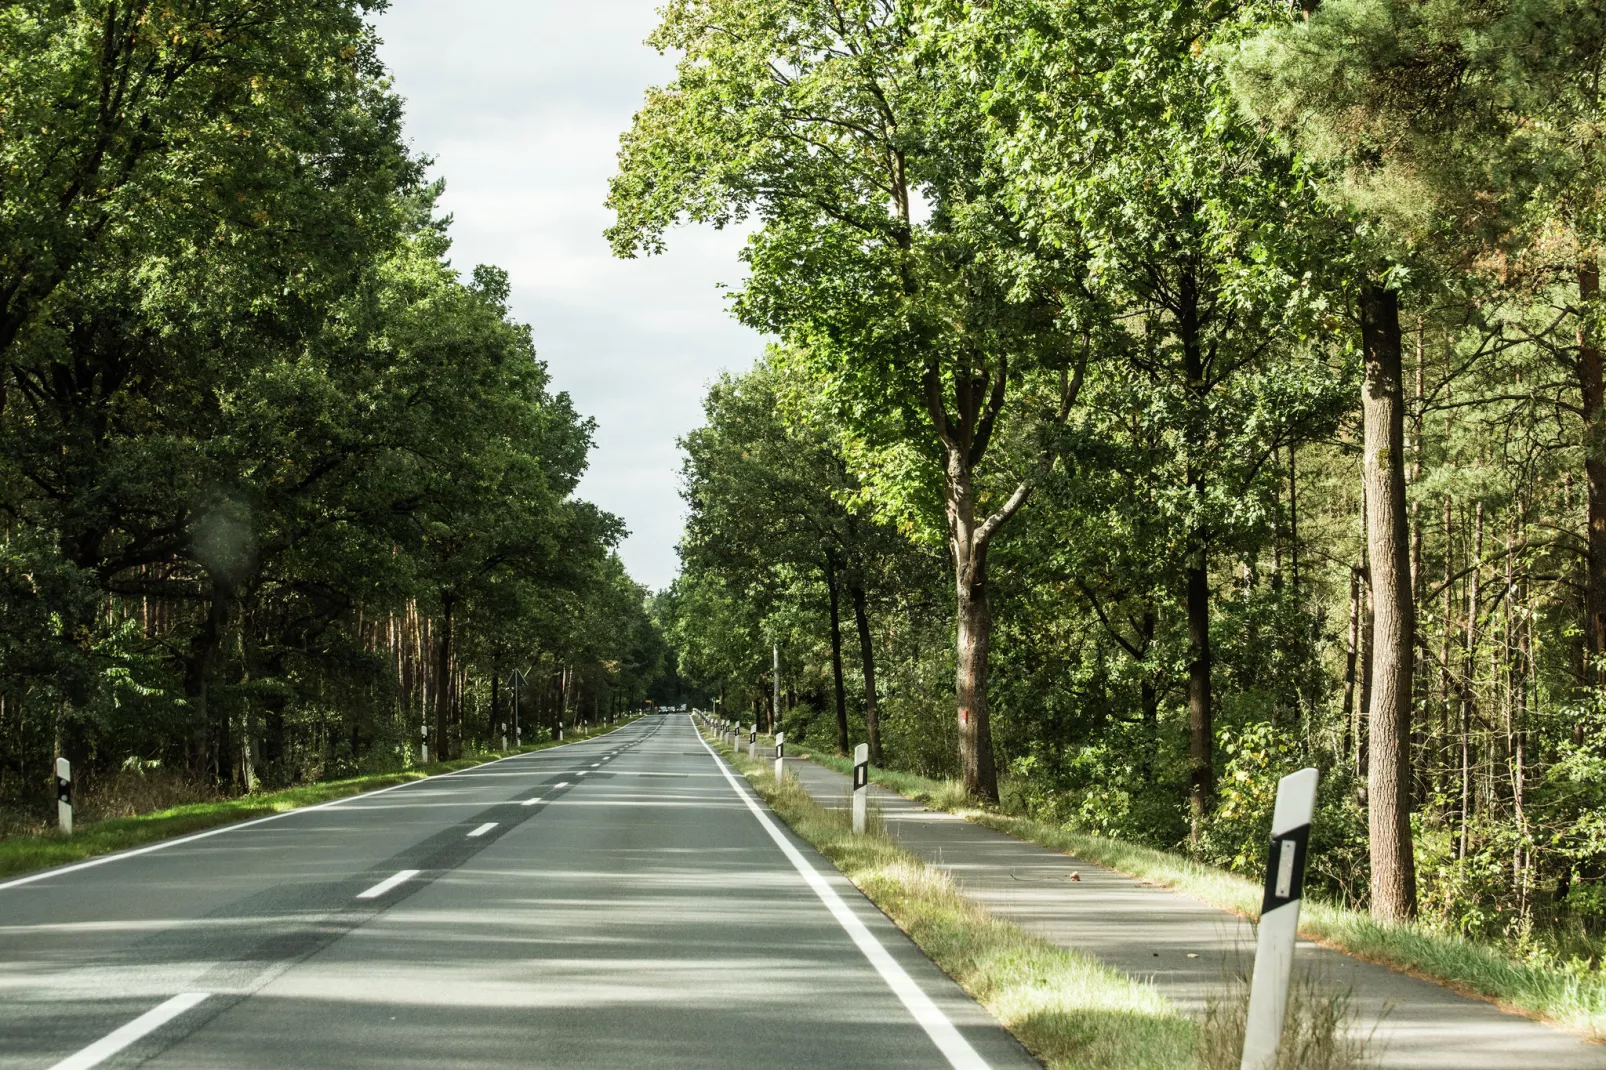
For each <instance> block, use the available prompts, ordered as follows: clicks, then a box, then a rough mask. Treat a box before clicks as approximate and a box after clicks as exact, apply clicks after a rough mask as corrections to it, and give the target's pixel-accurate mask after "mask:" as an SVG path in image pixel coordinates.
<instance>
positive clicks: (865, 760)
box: [853, 743, 870, 836]
mask: <svg viewBox="0 0 1606 1070" xmlns="http://www.w3.org/2000/svg"><path fill="white" fill-rule="evenodd" d="M869 809H870V744H868V743H860V744H859V745H858V746H857V747H854V748H853V831H854V833H855V834H857V835H859V836H863V835H864V824H865V818H866V817H867V816H868V811H869Z"/></svg>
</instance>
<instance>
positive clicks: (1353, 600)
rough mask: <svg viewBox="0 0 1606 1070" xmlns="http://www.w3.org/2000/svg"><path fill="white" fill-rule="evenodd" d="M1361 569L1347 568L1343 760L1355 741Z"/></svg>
mask: <svg viewBox="0 0 1606 1070" xmlns="http://www.w3.org/2000/svg"><path fill="white" fill-rule="evenodd" d="M1360 638H1361V570H1360V566H1358V565H1357V566H1355V567H1354V568H1351V569H1350V570H1349V638H1348V643H1347V645H1346V646H1345V651H1344V754H1343V757H1344V760H1345V761H1348V760H1349V758H1350V756H1351V754H1352V753H1353V750H1352V747H1353V745H1354V743H1355V727H1354V726H1355V669H1356V665H1357V663H1358V661H1359V656H1360Z"/></svg>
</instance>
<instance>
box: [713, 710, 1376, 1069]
mask: <svg viewBox="0 0 1606 1070" xmlns="http://www.w3.org/2000/svg"><path fill="white" fill-rule="evenodd" d="M710 743H712V744H713V745H715V746H717V747H718V748H719V750H720V753H721V754H722V755H724V757H725V758H726V760H727V761H730V762H732V763H733V764H734V765H735V766H736V768H737V769H739V770H740V771H741V772H742V773H743V774H744V775H745V776H746V777H747V780H748V783H750V784H751V785H752V786H753V788H754V790H755V791H757V792H758V793H759V795H760V796H761V797H762V798H763V799H764V801H765V802H766V803H768V804H769V806H770V807H771V809H773V810H774V811H775V812H776V813H777V814H778V815H779V816H780V817H781V818H782V819H783V820H784V821H785V822H786V823H787V824H788V825H790V826H791V827H792V829H793V830H794V831H795V832H797V833H798V835H800V836H802V837H803V838H804V839H805V840H807V841H809V842H810V843H811V844H813V845H814V846H815V847H816V848H818V849H819V851H820V853H821V854H823V855H825V857H826V858H828V859H830V861H831V862H832V864H834V865H835V866H836V867H837V868H838V869H839V870H841V871H842V873H843V874H844V875H845V876H846V877H847V878H848V879H849V880H850V881H852V882H853V884H854V885H855V886H856V887H858V888H859V890H860V891H862V892H864V894H865V895H866V896H867V897H869V899H870V900H871V902H873V903H875V904H876V906H878V907H880V908H881V910H882V911H883V912H885V913H886V915H887V916H888V917H889V918H891V919H892V920H893V922H894V923H895V924H897V926H898V927H899V928H900V929H902V930H903V931H904V932H906V933H908V934H909V936H910V938H911V939H912V940H914V942H915V943H916V944H917V945H919V947H920V948H921V950H922V951H924V952H925V953H926V954H927V955H929V956H930V957H931V959H932V961H934V962H936V963H937V965H938V966H940V967H941V968H942V969H943V971H944V972H946V973H947V974H948V975H949V976H950V977H952V978H954V980H955V981H957V982H958V983H959V984H960V986H961V987H963V988H964V989H965V991H967V992H969V993H970V994H971V995H972V996H973V997H975V998H976V1000H977V1001H978V1002H979V1003H981V1004H982V1006H984V1007H986V1008H987V1010H988V1011H989V1012H990V1013H991V1014H992V1015H993V1017H994V1018H996V1019H997V1020H998V1022H999V1023H1000V1024H1001V1025H1003V1026H1004V1028H1006V1029H1008V1030H1009V1031H1010V1032H1011V1033H1013V1034H1014V1035H1015V1036H1016V1038H1018V1039H1019V1040H1020V1041H1021V1043H1022V1044H1024V1045H1025V1046H1026V1047H1027V1049H1028V1050H1030V1051H1031V1052H1032V1054H1033V1055H1035V1056H1037V1057H1038V1058H1039V1059H1041V1060H1042V1061H1043V1063H1044V1065H1046V1066H1048V1067H1049V1068H1050V1070H1072V1068H1075V1070H1094V1068H1102V1067H1113V1068H1123V1070H1124V1068H1132V1070H1139V1068H1142V1070H1184V1068H1198V1070H1218V1068H1219V1070H1235V1068H1236V1067H1237V1066H1238V1061H1239V1056H1240V1055H1241V1053H1242V1048H1243V1025H1242V1014H1243V1011H1242V1009H1241V1008H1240V1004H1242V1005H1243V1006H1247V1000H1248V994H1247V991H1246V990H1245V991H1242V992H1240V991H1238V990H1237V989H1236V988H1231V989H1229V988H1225V987H1224V989H1223V992H1222V993H1221V995H1220V997H1219V999H1217V1000H1216V1001H1214V1002H1213V1003H1212V1005H1211V1008H1212V1009H1211V1013H1210V1014H1209V1015H1207V1016H1206V1017H1205V1018H1204V1019H1202V1020H1199V1021H1196V1020H1195V1019H1193V1018H1192V1017H1190V1016H1188V1015H1186V1014H1184V1013H1182V1012H1181V1011H1180V1010H1179V1009H1178V1008H1177V1007H1176V1006H1175V1005H1174V1004H1173V1003H1171V1001H1170V1000H1168V999H1166V998H1165V997H1164V996H1162V995H1160V993H1159V992H1157V991H1156V990H1155V989H1154V987H1153V986H1152V985H1150V984H1149V983H1147V982H1144V981H1140V980H1138V979H1135V978H1133V977H1130V976H1128V975H1127V974H1125V973H1122V972H1120V971H1118V970H1114V969H1111V968H1110V967H1108V966H1105V965H1103V964H1102V963H1100V962H1099V961H1098V960H1097V959H1095V958H1093V957H1092V956H1089V955H1086V954H1083V953H1080V952H1077V951H1071V950H1068V949H1065V948H1062V947H1058V946H1056V945H1054V944H1051V943H1049V942H1048V941H1046V940H1043V939H1041V938H1040V937H1037V936H1033V935H1032V934H1030V933H1028V932H1026V931H1025V930H1024V929H1021V928H1020V927H1019V926H1017V925H1014V924H1012V923H1010V922H1007V921H1002V920H1000V919H998V918H995V917H993V916H992V915H991V914H989V913H988V912H987V911H986V910H985V909H984V908H982V907H980V906H978V905H977V904H976V903H974V902H972V901H971V900H969V899H966V898H965V897H964V896H963V895H961V894H960V893H959V891H958V890H957V889H956V888H955V886H954V884H953V882H952V881H951V880H950V879H949V877H948V876H947V875H946V874H945V873H943V872H942V871H941V870H939V869H937V868H935V867H932V866H929V865H927V864H925V863H924V862H922V861H921V860H920V859H919V858H918V857H916V856H915V855H913V854H911V853H909V852H908V851H905V850H903V849H902V848H901V847H899V846H898V845H897V844H896V843H895V842H894V841H893V840H892V839H891V838H890V837H889V836H888V835H887V834H886V832H885V830H884V829H882V828H881V827H880V826H879V822H877V821H875V820H874V819H873V816H872V820H871V822H870V823H869V825H870V827H869V830H868V832H867V834H865V835H855V834H854V833H853V831H852V827H851V817H850V815H849V814H848V812H847V810H845V809H842V808H836V809H828V808H826V807H823V806H821V805H820V804H819V803H818V802H816V801H815V800H814V799H813V798H811V797H810V796H809V794H808V793H807V792H806V791H804V790H803V787H802V786H801V785H800V784H799V783H798V782H797V780H796V779H795V778H792V777H787V778H786V779H784V780H783V781H781V782H780V783H777V782H776V780H775V777H774V774H773V765H772V764H771V763H769V762H764V761H749V760H748V759H747V758H746V757H744V756H743V754H741V753H733V752H732V750H731V749H730V748H729V747H725V746H723V745H721V744H719V742H718V740H717V738H710ZM1343 1009H1344V1002H1343V1000H1342V999H1341V998H1337V997H1334V996H1332V995H1330V994H1327V993H1319V992H1316V991H1315V990H1307V991H1306V992H1304V993H1303V994H1302V996H1301V998H1300V1000H1298V1001H1296V1002H1295V1003H1293V1004H1292V1005H1291V1009H1290V1019H1289V1030H1290V1033H1289V1036H1290V1037H1291V1038H1295V1037H1297V1038H1299V1040H1298V1041H1297V1042H1296V1043H1293V1044H1290V1045H1285V1053H1294V1052H1295V1051H1296V1049H1297V1053H1298V1054H1299V1055H1300V1057H1301V1058H1303V1059H1304V1060H1305V1061H1302V1062H1293V1061H1290V1060H1289V1059H1288V1058H1286V1057H1285V1058H1284V1060H1283V1064H1280V1070H1281V1067H1282V1066H1283V1065H1286V1068H1287V1070H1295V1068H1296V1067H1298V1068H1304V1070H1356V1068H1359V1067H1361V1066H1363V1065H1364V1063H1363V1062H1362V1061H1361V1058H1362V1055H1363V1051H1362V1046H1360V1045H1358V1044H1356V1043H1355V1042H1353V1041H1352V1040H1349V1039H1347V1034H1346V1029H1347V1027H1348V1025H1349V1021H1348V1019H1347V1017H1346V1016H1345V1014H1344V1013H1343ZM1235 1013H1236V1015H1237V1017H1236V1019H1235V1018H1234V1014H1235ZM1234 1030H1236V1032H1234Z"/></svg>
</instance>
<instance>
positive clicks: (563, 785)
mask: <svg viewBox="0 0 1606 1070" xmlns="http://www.w3.org/2000/svg"><path fill="white" fill-rule="evenodd" d="M568 786H569V782H568V781H567V780H565V781H564V782H563V783H561V784H554V785H552V788H553V790H557V789H558V788H566V787H568Z"/></svg>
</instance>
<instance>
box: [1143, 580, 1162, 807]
mask: <svg viewBox="0 0 1606 1070" xmlns="http://www.w3.org/2000/svg"><path fill="white" fill-rule="evenodd" d="M1155 624H1156V621H1155V617H1154V603H1153V602H1145V604H1144V607H1143V622H1142V637H1143V646H1142V647H1141V648H1140V649H1142V651H1143V656H1144V659H1145V660H1147V658H1148V656H1149V654H1150V653H1151V652H1152V651H1153V650H1154V631H1155ZM1142 670H1143V679H1142V682H1141V683H1139V685H1138V689H1139V693H1140V698H1141V701H1142V704H1143V765H1142V770H1143V779H1144V780H1145V781H1147V780H1149V779H1150V778H1151V777H1152V776H1154V765H1155V762H1156V761H1157V760H1158V759H1159V757H1160V686H1159V683H1158V681H1157V680H1156V679H1155V673H1154V670H1153V669H1152V668H1150V667H1149V666H1148V665H1147V664H1145V665H1143V666H1142Z"/></svg>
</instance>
